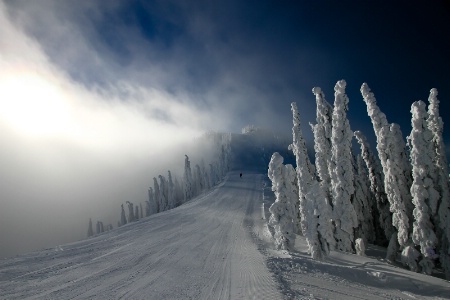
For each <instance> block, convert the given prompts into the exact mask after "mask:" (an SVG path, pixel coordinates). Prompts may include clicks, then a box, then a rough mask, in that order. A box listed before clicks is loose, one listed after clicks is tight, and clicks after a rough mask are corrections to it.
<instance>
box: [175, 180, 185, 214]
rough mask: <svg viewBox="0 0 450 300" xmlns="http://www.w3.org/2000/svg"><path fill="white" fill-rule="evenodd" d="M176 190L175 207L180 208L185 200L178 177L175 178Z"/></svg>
mask: <svg viewBox="0 0 450 300" xmlns="http://www.w3.org/2000/svg"><path fill="white" fill-rule="evenodd" d="M174 178H175V179H174V188H175V204H174V205H175V207H178V206H180V205H181V204H182V203H183V200H184V191H183V185H182V183H180V182H179V181H178V178H177V177H174Z"/></svg>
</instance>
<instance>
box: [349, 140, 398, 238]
mask: <svg viewBox="0 0 450 300" xmlns="http://www.w3.org/2000/svg"><path fill="white" fill-rule="evenodd" d="M354 135H355V137H356V140H357V141H358V143H359V145H360V146H361V155H362V157H363V159H364V162H365V163H366V166H367V169H368V170H369V181H370V190H371V192H372V193H373V194H374V196H375V201H376V208H377V214H375V215H377V216H378V220H375V224H378V225H379V226H380V229H381V230H382V234H381V233H379V231H380V230H378V229H377V230H376V232H377V235H378V236H377V240H378V243H379V244H381V245H384V244H387V243H388V242H389V241H390V239H391V236H392V234H393V233H394V232H395V228H394V227H393V226H392V215H391V212H390V210H389V200H388V199H387V195H386V192H385V190H384V176H383V171H382V169H381V164H380V162H379V160H377V159H376V157H375V155H374V154H373V153H372V151H371V150H370V146H369V143H368V142H367V139H366V137H365V136H364V135H363V133H362V132H360V131H355V132H354ZM377 221H378V222H377Z"/></svg>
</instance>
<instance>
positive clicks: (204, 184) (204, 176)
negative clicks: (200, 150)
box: [200, 159, 211, 190]
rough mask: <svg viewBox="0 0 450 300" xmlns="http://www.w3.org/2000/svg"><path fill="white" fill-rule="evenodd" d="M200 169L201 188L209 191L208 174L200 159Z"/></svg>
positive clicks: (203, 162)
mask: <svg viewBox="0 0 450 300" xmlns="http://www.w3.org/2000/svg"><path fill="white" fill-rule="evenodd" d="M200 168H201V173H202V178H203V186H204V189H205V190H209V189H210V188H211V182H210V181H211V180H210V178H209V174H208V171H207V170H206V166H205V161H204V160H203V159H202V161H201V162H200Z"/></svg>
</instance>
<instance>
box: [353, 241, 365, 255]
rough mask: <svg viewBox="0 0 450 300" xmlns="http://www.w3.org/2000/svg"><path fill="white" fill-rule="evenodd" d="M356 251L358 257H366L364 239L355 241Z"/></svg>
mask: <svg viewBox="0 0 450 300" xmlns="http://www.w3.org/2000/svg"><path fill="white" fill-rule="evenodd" d="M355 250H356V254H357V255H360V256H366V244H365V243H364V239H362V238H358V239H356V240H355Z"/></svg>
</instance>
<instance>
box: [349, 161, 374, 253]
mask: <svg viewBox="0 0 450 300" xmlns="http://www.w3.org/2000/svg"><path fill="white" fill-rule="evenodd" d="M354 178H355V195H354V198H353V207H354V208H355V212H356V216H357V218H358V227H357V229H356V231H355V236H356V238H361V239H363V240H364V244H367V243H373V242H374V241H375V230H374V226H373V215H372V194H371V192H370V189H369V186H370V183H369V177H368V176H367V172H366V168H365V164H364V162H363V159H362V157H361V155H358V156H356V161H355V170H354ZM355 245H356V244H355Z"/></svg>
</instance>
